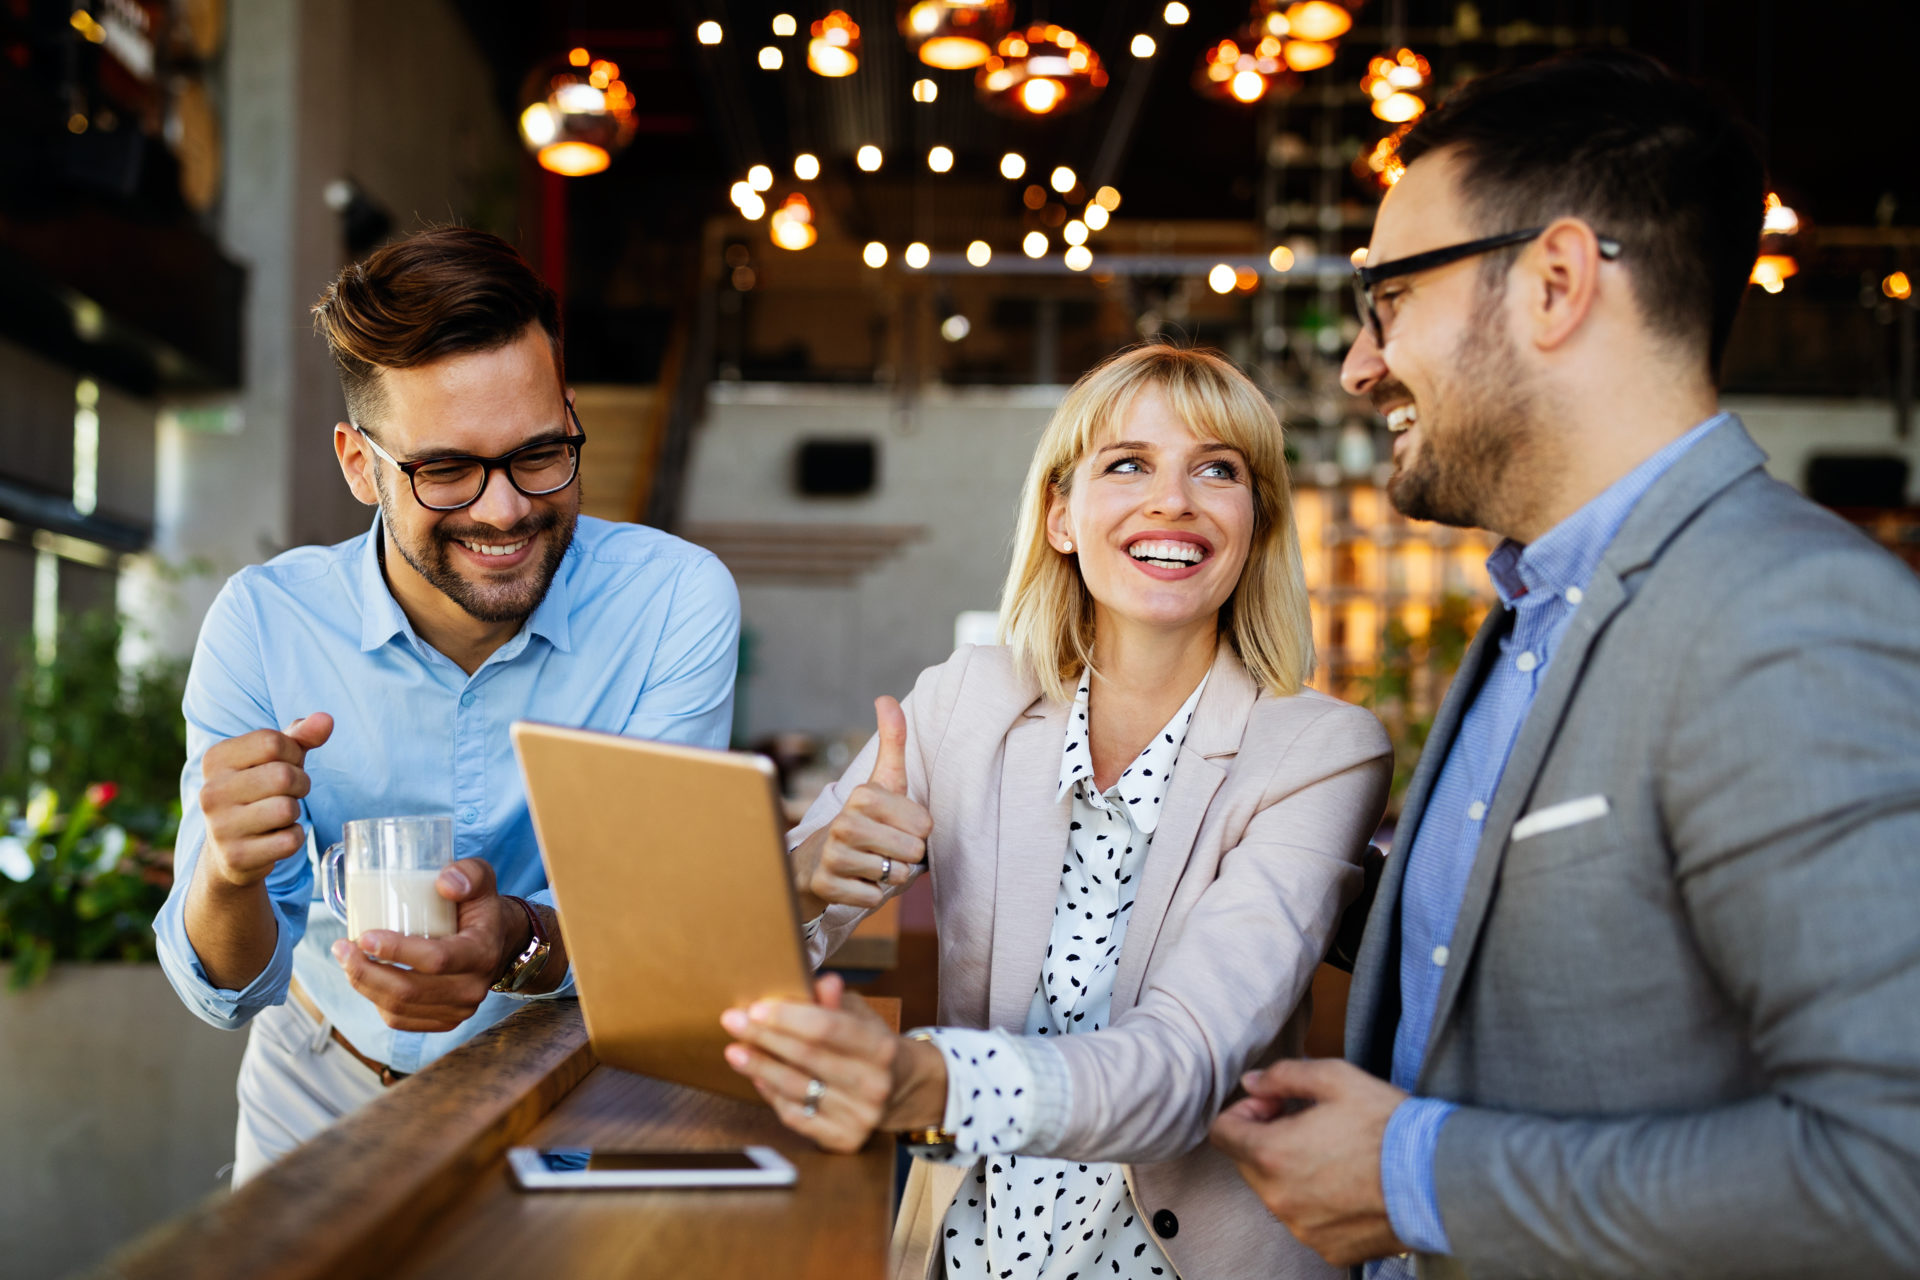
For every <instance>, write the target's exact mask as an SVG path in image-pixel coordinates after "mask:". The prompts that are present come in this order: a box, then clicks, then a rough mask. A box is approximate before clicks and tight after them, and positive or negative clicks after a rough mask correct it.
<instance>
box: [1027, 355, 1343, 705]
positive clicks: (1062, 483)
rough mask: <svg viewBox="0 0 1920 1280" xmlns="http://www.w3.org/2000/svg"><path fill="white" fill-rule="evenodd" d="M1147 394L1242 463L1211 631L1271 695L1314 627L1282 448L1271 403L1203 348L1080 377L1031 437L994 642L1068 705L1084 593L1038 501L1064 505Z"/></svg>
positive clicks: (1082, 649) (1294, 686) (1294, 681)
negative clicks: (1247, 523) (1235, 572)
mask: <svg viewBox="0 0 1920 1280" xmlns="http://www.w3.org/2000/svg"><path fill="white" fill-rule="evenodd" d="M1153 389H1157V390H1158V391H1159V392H1160V394H1162V395H1163V396H1165V397H1166V399H1167V403H1168V405H1169V406H1170V407H1171V408H1172V409H1173V411H1174V413H1175V414H1176V415H1178V416H1179V418H1180V420H1181V421H1182V422H1185V423H1186V424H1187V426H1188V427H1189V428H1190V429H1191V430H1192V431H1193V432H1194V434H1195V435H1197V436H1200V437H1201V438H1203V439H1212V440H1219V441H1221V442H1222V443H1225V444H1228V445H1231V446H1233V447H1234V448H1235V449H1238V450H1239V451H1240V453H1241V455H1242V456H1243V457H1244V458H1245V459H1246V462H1247V468H1248V471H1249V475H1248V481H1249V484H1250V487H1251V488H1252V490H1253V542H1252V546H1251V547H1250V548H1249V549H1248V552H1247V562H1246V564H1245V566H1244V567H1242V569H1241V571H1240V581H1239V582H1238V583H1237V584H1236V585H1235V586H1234V589H1233V594H1232V595H1231V596H1229V597H1228V598H1227V602H1226V603H1225V604H1224V605H1222V606H1221V608H1220V630H1221V632H1222V633H1223V634H1224V635H1225V636H1226V637H1227V639H1228V641H1229V642H1230V643H1231V644H1232V645H1233V650H1234V652H1235V653H1236V654H1238V655H1239V657H1240V661H1241V662H1242V663H1243V664H1244V665H1245V666H1246V668H1247V672H1248V674H1249V675H1251V676H1252V677H1253V679H1254V682H1255V683H1256V684H1258V685H1260V686H1261V687H1262V688H1264V689H1266V690H1267V691H1268V692H1270V693H1272V694H1273V695H1275V696H1276V697H1287V696H1289V695H1292V694H1295V693H1298V692H1300V687H1301V685H1302V684H1303V683H1305V681H1306V679H1307V677H1308V676H1310V675H1312V674H1313V624H1312V620H1311V618H1310V617H1309V615H1308V611H1307V584H1306V575H1305V573H1304V571H1303V570H1302V568H1301V564H1300V540H1299V538H1298V536H1297V535H1296V534H1295V532H1294V527H1293V495H1292V490H1291V488H1290V486H1289V484H1288V480H1287V463H1286V453H1285V445H1284V443H1283V441H1282V437H1281V428H1280V420H1279V419H1278V418H1277V417H1275V416H1274V412H1273V406H1272V405H1271V404H1269V403H1268V401H1267V398H1266V397H1265V396H1264V395H1262V394H1261V393H1260V391H1259V389H1258V388H1256V387H1255V386H1254V385H1253V383H1251V382H1249V381H1248V380H1247V377H1246V375H1245V374H1242V373H1241V372H1240V371H1239V370H1238V369H1236V368H1234V367H1233V365H1231V364H1229V363H1228V362H1227V361H1226V360H1225V359H1223V358H1222V357H1220V356H1219V355H1217V354H1215V353H1214V352H1211V351H1201V350H1195V349H1190V348H1183V347H1174V346H1168V345H1166V344H1165V343H1152V344H1148V345H1146V346H1141V347H1135V348H1133V349H1131V350H1128V351H1122V352H1120V353H1119V354H1117V355H1114V356H1112V357H1110V358H1109V359H1107V360H1106V361H1104V362H1103V363H1102V364H1100V365H1099V366H1098V367H1096V368H1094V369H1092V370H1089V371H1088V372H1087V373H1086V374H1085V375H1084V376H1083V377H1082V378H1081V379H1080V380H1079V381H1078V382H1076V383H1074V384H1073V387H1072V389H1070V390H1069V391H1068V392H1067V396H1066V399H1064V400H1062V401H1061V402H1060V407H1059V408H1058V409H1057V410H1055V411H1054V415H1053V419H1052V421H1050V422H1049V423H1048V424H1047V429H1046V431H1045V433H1044V434H1042V435H1041V437H1040V445H1039V448H1038V449H1037V450H1036V451H1035V453H1034V455H1033V464H1032V465H1031V466H1030V467H1029V468H1028V470H1027V482H1026V486H1025V488H1024V489H1023V490H1022V491H1021V495H1020V520H1019V524H1018V527H1017V528H1016V529H1015V531H1014V536H1013V565H1012V567H1011V569H1010V570H1009V571H1008V573H1007V585H1006V587H1005V589H1004V590H1003V591H1002V592H1001V596H1000V639H1001V642H1002V643H1003V644H1006V645H1009V646H1010V647H1011V648H1012V649H1013V655H1014V660H1015V662H1016V663H1017V664H1018V665H1019V666H1020V668H1021V669H1022V670H1023V671H1026V672H1028V673H1030V674H1031V675H1032V676H1033V677H1034V678H1035V679H1037V680H1038V681H1039V684H1040V688H1041V691H1042V692H1043V693H1044V694H1045V695H1046V696H1047V697H1048V698H1051V699H1054V700H1056V701H1060V702H1068V701H1071V700H1072V698H1073V690H1074V685H1075V684H1076V683H1077V682H1078V679H1079V675H1080V672H1081V671H1082V670H1083V669H1087V668H1091V667H1092V666H1093V617H1094V613H1093V597H1092V595H1091V594H1090V593H1089V592H1088V591H1087V587H1086V584H1085V582H1083V581H1082V580H1081V577H1080V570H1079V568H1078V566H1077V565H1076V564H1075V563H1074V562H1073V560H1072V558H1071V557H1069V556H1064V555H1062V554H1060V552H1059V551H1057V550H1055V549H1054V547H1053V545H1052V544H1051V543H1050V542H1048V541H1047V506H1048V503H1049V501H1050V500H1051V499H1052V498H1053V497H1054V496H1055V495H1058V496H1059V497H1060V498H1062V499H1064V498H1065V497H1066V496H1067V494H1068V491H1069V489H1070V486H1071V484H1072V480H1073V469H1074V467H1075V466H1076V465H1078V463H1079V462H1080V460H1081V459H1082V458H1084V457H1085V456H1086V455H1087V453H1088V451H1090V450H1091V449H1093V448H1094V447H1095V446H1096V445H1097V444H1098V442H1099V441H1100V440H1101V439H1102V438H1103V437H1104V435H1105V434H1106V432H1107V431H1108V430H1109V428H1111V427H1113V426H1115V425H1116V424H1118V423H1119V422H1120V421H1121V420H1122V419H1123V418H1124V417H1125V416H1126V413H1127V411H1128V410H1129V409H1130V408H1131V407H1132V405H1133V403H1134V401H1135V400H1136V399H1138V397H1139V396H1140V395H1141V394H1142V393H1144V392H1146V391H1148V390H1153Z"/></svg>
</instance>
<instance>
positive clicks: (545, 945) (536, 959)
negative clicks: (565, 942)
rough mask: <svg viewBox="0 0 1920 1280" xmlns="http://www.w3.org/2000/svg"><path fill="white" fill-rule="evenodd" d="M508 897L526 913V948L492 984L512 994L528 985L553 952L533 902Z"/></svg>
mask: <svg viewBox="0 0 1920 1280" xmlns="http://www.w3.org/2000/svg"><path fill="white" fill-rule="evenodd" d="M508 898H509V901H512V902H517V903H519V904H520V909H521V910H522V911H524V912H526V913H527V927H528V930H529V936H528V938H527V945H526V948H525V949H524V950H523V951H521V952H520V954H519V955H517V956H515V957H514V958H513V962H512V963H511V964H509V965H508V966H507V971H506V972H505V973H503V974H501V975H500V980H499V981H498V982H496V983H494V984H493V990H495V991H498V992H501V993H502V994H504V995H514V994H516V993H518V992H520V991H521V990H523V989H525V988H526V987H527V986H528V985H530V984H531V983H532V982H533V981H534V979H536V978H538V977H539V976H540V973H541V971H542V970H543V969H545V968H546V967H547V957H548V956H549V955H551V954H552V953H553V943H552V942H550V941H549V940H548V938H547V927H546V924H545V922H543V921H542V920H541V919H540V913H539V912H538V911H535V910H534V909H533V904H532V903H531V902H528V901H527V900H526V899H525V898H517V897H512V896H511V895H508Z"/></svg>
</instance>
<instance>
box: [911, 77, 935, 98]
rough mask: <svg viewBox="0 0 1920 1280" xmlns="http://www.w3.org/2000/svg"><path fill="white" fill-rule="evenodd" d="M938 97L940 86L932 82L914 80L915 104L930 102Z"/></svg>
mask: <svg viewBox="0 0 1920 1280" xmlns="http://www.w3.org/2000/svg"><path fill="white" fill-rule="evenodd" d="M939 96H940V86H939V85H937V84H935V83H934V82H933V81H931V80H915V81H914V82H913V100H914V101H915V102H932V101H933V100H934V99H935V98H937V97H939Z"/></svg>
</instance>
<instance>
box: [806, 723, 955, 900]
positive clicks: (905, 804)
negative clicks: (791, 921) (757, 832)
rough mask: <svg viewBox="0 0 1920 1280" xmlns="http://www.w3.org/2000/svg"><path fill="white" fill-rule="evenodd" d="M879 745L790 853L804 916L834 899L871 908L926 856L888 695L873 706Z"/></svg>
mask: <svg viewBox="0 0 1920 1280" xmlns="http://www.w3.org/2000/svg"><path fill="white" fill-rule="evenodd" d="M873 709H874V715H875V718H876V719H877V720H878V721H879V724H880V749H879V754H878V755H877V756H875V757H874V761H873V776H872V777H871V778H869V779H868V780H867V781H866V782H863V783H861V784H860V785H859V786H857V787H855V788H854V789H853V794H852V795H850V796H848V797H847V803H846V804H845V805H844V806H843V807H842V808H841V810H840V813H839V815H838V816H837V817H835V818H834V820H833V821H832V822H830V823H828V824H827V825H826V826H825V827H822V828H821V829H820V830H819V831H817V832H815V833H814V834H813V835H812V836H811V837H810V838H809V839H807V840H806V842H805V843H803V844H802V845H801V846H800V847H799V848H798V849H795V850H794V851H793V873H794V874H793V885H794V889H795V890H796V891H797V892H798V895H799V898H800V910H801V912H802V913H803V914H804V915H805V916H806V918H807V919H809V920H811V919H812V918H813V917H815V916H817V915H819V914H820V913H821V912H822V911H824V910H826V908H827V907H828V906H829V905H831V904H834V903H844V904H846V905H847V906H853V907H861V908H872V907H877V906H879V905H880V903H881V902H882V901H883V900H884V899H885V898H886V896H887V891H888V890H889V889H890V888H892V887H893V886H894V885H900V884H905V883H906V880H907V877H908V876H909V875H911V874H912V872H913V867H914V866H915V865H916V864H918V863H921V862H925V861H926V858H927V837H928V836H929V835H930V834H932V832H933V815H932V814H930V813H928V812H927V811H926V809H925V808H924V807H922V806H921V805H919V804H916V803H915V802H914V801H913V800H911V799H909V798H908V796H907V717H906V714H905V713H904V712H902V711H901V710H900V704H899V703H898V702H895V701H894V700H893V699H892V698H878V699H875V701H874V704H873Z"/></svg>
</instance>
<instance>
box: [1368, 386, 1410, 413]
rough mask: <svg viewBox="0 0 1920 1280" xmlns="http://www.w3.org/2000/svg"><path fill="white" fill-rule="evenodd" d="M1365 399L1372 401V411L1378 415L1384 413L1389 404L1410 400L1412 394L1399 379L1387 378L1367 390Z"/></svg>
mask: <svg viewBox="0 0 1920 1280" xmlns="http://www.w3.org/2000/svg"><path fill="white" fill-rule="evenodd" d="M1367 399H1369V400H1371V401H1373V407H1374V409H1376V410H1377V411H1378V412H1380V413H1385V412H1386V411H1387V406H1388V405H1390V404H1395V403H1398V402H1402V401H1407V400H1412V399H1413V392H1411V391H1409V390H1407V384H1406V383H1404V382H1401V381H1400V380H1399V379H1397V378H1387V379H1384V380H1382V381H1380V382H1376V383H1375V384H1374V385H1373V386H1372V388H1370V389H1369V390H1368V392H1367Z"/></svg>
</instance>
